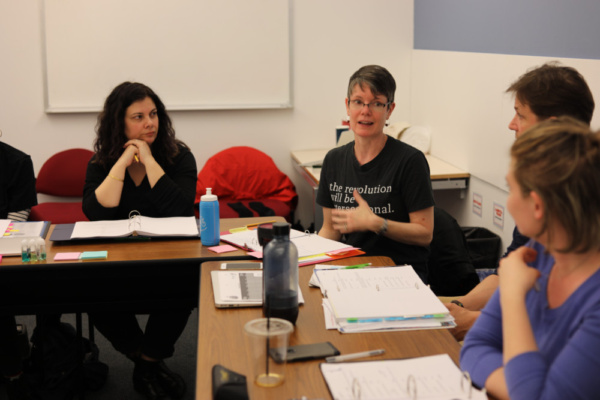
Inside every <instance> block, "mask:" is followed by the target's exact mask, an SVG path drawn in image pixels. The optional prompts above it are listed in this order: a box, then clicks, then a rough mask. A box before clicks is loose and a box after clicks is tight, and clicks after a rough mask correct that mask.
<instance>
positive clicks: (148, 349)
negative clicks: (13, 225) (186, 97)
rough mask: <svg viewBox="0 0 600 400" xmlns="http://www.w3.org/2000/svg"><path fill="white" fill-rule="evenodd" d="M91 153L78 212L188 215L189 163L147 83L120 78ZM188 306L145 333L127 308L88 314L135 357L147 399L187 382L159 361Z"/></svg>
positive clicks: (180, 389)
mask: <svg viewBox="0 0 600 400" xmlns="http://www.w3.org/2000/svg"><path fill="white" fill-rule="evenodd" d="M96 130H97V135H96V140H95V143H94V150H95V152H96V154H95V155H94V156H93V157H92V159H91V160H90V162H89V164H88V168H87V173H86V182H85V186H84V192H83V211H84V213H85V215H86V216H87V217H88V218H89V219H90V220H91V221H97V220H116V219H127V218H129V213H130V212H131V211H133V210H136V211H138V212H139V213H140V214H141V215H144V216H148V217H176V216H193V215H194V197H195V191H196V178H197V169H196V161H195V159H194V156H193V155H192V153H191V151H190V150H189V148H188V147H187V146H186V145H185V144H184V143H183V142H181V141H180V140H178V139H176V137H175V130H174V129H173V126H172V124H171V119H170V118H169V116H168V114H167V112H166V109H165V106H164V104H163V102H162V101H161V100H160V98H159V97H158V96H157V95H156V94H155V93H154V92H153V91H152V89H150V88H149V87H147V86H145V85H143V84H141V83H131V82H124V83H122V84H120V85H118V86H117V87H116V88H114V89H113V91H112V92H111V93H110V95H109V96H108V98H107V99H106V102H105V103H104V109H103V111H102V112H101V113H100V115H99V116H98V123H97V126H96ZM190 312H191V310H190V309H187V308H185V309H170V310H161V311H153V312H151V313H150V315H149V318H148V322H147V324H146V327H145V331H144V330H142V329H141V327H140V326H139V324H138V321H137V318H136V317H135V315H134V313H131V312H123V311H120V310H113V311H111V312H104V313H100V312H96V313H90V315H91V316H92V318H93V321H94V325H95V326H96V328H97V329H98V330H99V331H100V332H101V333H102V334H103V335H104V336H105V337H106V338H107V339H108V340H109V341H110V342H111V343H112V345H113V346H114V348H115V349H116V350H117V351H119V352H121V353H123V354H125V355H126V356H127V357H128V358H130V359H131V360H133V361H134V363H135V366H134V371H133V384H134V388H135V390H136V391H138V392H140V393H142V394H144V395H145V396H146V397H147V398H148V399H159V398H163V397H164V396H165V394H168V395H169V396H170V397H172V398H175V399H178V398H181V397H183V395H184V393H185V390H186V385H185V382H184V381H183V379H182V377H181V376H179V375H178V374H176V373H175V372H173V371H171V370H170V369H169V368H167V366H166V365H165V363H164V361H163V360H164V359H165V358H168V357H171V356H172V355H173V352H174V345H175V342H176V341H177V339H178V338H179V336H180V335H181V333H182V332H183V330H184V328H185V326H186V323H187V320H188V318H189V315H190Z"/></svg>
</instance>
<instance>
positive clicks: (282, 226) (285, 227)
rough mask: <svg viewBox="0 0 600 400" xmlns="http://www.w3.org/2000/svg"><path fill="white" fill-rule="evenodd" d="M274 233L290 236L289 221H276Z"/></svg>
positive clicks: (275, 234)
mask: <svg viewBox="0 0 600 400" xmlns="http://www.w3.org/2000/svg"><path fill="white" fill-rule="evenodd" d="M273 235H274V236H289V235H290V224H288V223H287V222H275V223H274V224H273Z"/></svg>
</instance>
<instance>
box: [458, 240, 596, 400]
mask: <svg viewBox="0 0 600 400" xmlns="http://www.w3.org/2000/svg"><path fill="white" fill-rule="evenodd" d="M529 245H530V246H531V247H533V248H534V249H535V250H537V252H538V257H537V259H536V261H534V262H533V263H532V264H531V266H532V267H534V268H537V269H539V270H540V272H541V274H542V276H541V278H540V279H539V280H538V282H539V287H540V290H539V291H536V290H535V289H532V290H530V291H529V293H528V294H527V297H526V307H527V310H528V314H529V319H530V321H531V326H532V329H533V333H534V336H535V340H536V343H537V346H538V351H532V352H527V353H523V354H520V355H518V356H516V357H514V358H512V359H511V360H510V361H509V362H508V363H507V364H506V365H504V374H505V377H506V384H507V386H508V390H509V394H510V397H511V399H527V400H531V399H557V400H559V399H560V400H564V399H596V398H599V397H600V270H598V271H596V272H595V273H594V274H593V275H592V276H591V277H590V278H588V279H587V281H585V282H584V283H583V284H582V285H581V286H580V287H579V288H578V289H577V290H576V291H575V292H574V293H573V294H571V296H570V297H569V298H568V299H567V300H566V301H565V302H564V303H563V304H562V305H561V306H560V307H557V308H554V309H550V308H549V306H548V298H547V295H546V289H547V284H548V276H549V274H550V271H551V270H552V267H553V266H554V259H553V258H552V256H550V255H549V254H546V253H544V251H545V249H544V247H543V246H542V245H540V244H539V243H536V242H533V241H532V242H530V243H529ZM502 350H503V343H502V314H501V308H500V294H499V291H498V290H497V291H496V293H495V294H494V295H493V296H492V298H491V299H490V301H489V302H488V304H487V305H486V306H485V308H484V309H483V310H482V313H481V316H480V317H479V318H478V319H477V321H476V322H475V324H474V326H473V328H471V330H470V331H469V333H468V334H467V336H466V338H465V342H464V346H463V348H462V351H461V354H460V365H461V368H462V369H463V370H466V371H469V373H470V374H471V378H472V379H473V382H474V383H475V384H476V385H478V386H480V387H483V386H485V381H486V380H487V378H488V377H489V375H490V374H491V373H492V372H493V371H495V370H496V369H498V368H500V367H502V366H503V361H502Z"/></svg>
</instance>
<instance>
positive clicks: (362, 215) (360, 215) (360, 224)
mask: <svg viewBox="0 0 600 400" xmlns="http://www.w3.org/2000/svg"><path fill="white" fill-rule="evenodd" d="M353 195H354V199H355V200H356V204H357V207H356V208H353V209H351V210H333V211H332V213H331V215H332V223H333V228H334V229H337V230H338V231H340V232H341V233H349V232H357V231H366V230H368V229H369V226H370V225H369V221H370V218H372V217H373V216H375V214H374V213H373V211H371V207H369V203H367V201H366V200H365V199H363V198H362V197H361V195H360V194H359V193H358V191H357V190H356V189H355V190H354V192H353Z"/></svg>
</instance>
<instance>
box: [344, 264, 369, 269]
mask: <svg viewBox="0 0 600 400" xmlns="http://www.w3.org/2000/svg"><path fill="white" fill-rule="evenodd" d="M370 266H371V263H364V264H356V265H350V266H348V267H344V268H342V269H357V268H365V267H370Z"/></svg>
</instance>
